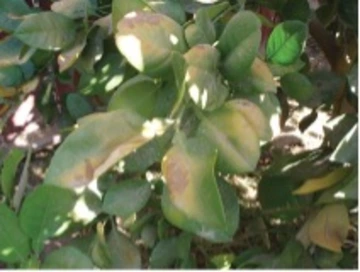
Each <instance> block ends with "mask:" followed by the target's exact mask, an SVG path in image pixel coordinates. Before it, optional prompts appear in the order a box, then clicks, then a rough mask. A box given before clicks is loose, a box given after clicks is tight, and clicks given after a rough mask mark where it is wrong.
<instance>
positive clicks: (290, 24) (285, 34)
mask: <svg viewBox="0 0 360 272" xmlns="http://www.w3.org/2000/svg"><path fill="white" fill-rule="evenodd" d="M306 36H307V26H306V24H304V23H302V22H300V21H286V22H284V23H281V24H279V25H277V26H276V27H275V28H274V30H273V31H272V32H271V34H270V37H269V39H268V42H267V45H266V59H267V60H268V61H270V62H272V63H276V64H281V65H290V64H293V63H294V62H295V61H296V60H297V59H298V58H299V57H300V54H301V52H302V51H303V49H304V43H305V40H306Z"/></svg>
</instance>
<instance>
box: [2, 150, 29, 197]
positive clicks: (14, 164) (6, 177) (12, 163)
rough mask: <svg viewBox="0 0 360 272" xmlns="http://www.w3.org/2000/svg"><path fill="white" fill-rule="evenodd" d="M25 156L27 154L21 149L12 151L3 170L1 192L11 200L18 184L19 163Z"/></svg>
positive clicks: (5, 160)
mask: <svg viewBox="0 0 360 272" xmlns="http://www.w3.org/2000/svg"><path fill="white" fill-rule="evenodd" d="M24 156H25V152H24V151H23V150H21V149H12V150H11V151H10V153H9V154H8V155H7V156H6V158H5V159H4V162H3V167H2V169H1V176H0V180H1V190H2V191H3V193H4V195H5V196H6V197H7V198H8V199H10V198H11V196H12V193H13V190H14V186H15V184H16V180H15V176H16V173H17V170H18V166H19V163H20V162H21V161H22V159H23V158H24Z"/></svg>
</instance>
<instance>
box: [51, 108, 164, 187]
mask: <svg viewBox="0 0 360 272" xmlns="http://www.w3.org/2000/svg"><path fill="white" fill-rule="evenodd" d="M78 123H79V128H77V129H76V130H75V131H74V132H72V133H71V134H70V135H69V136H68V137H67V138H66V139H65V141H64V142H63V143H62V145H61V146H60V147H59V148H58V149H57V150H56V152H55V155H54V156H53V158H52V160H51V163H50V167H49V169H48V171H47V173H46V177H45V183H47V184H54V185H57V186H62V187H67V188H75V187H79V186H84V185H87V184H89V183H90V182H91V181H92V180H94V179H96V178H98V177H99V176H100V175H101V174H103V173H104V172H106V171H107V170H108V169H109V168H110V167H111V166H113V165H114V164H115V163H116V162H117V161H119V160H120V159H122V158H124V157H125V156H127V155H128V154H130V153H131V152H133V151H134V150H136V149H137V148H138V147H140V146H142V145H144V144H145V143H147V142H148V141H150V140H151V139H152V138H153V137H154V136H156V135H161V134H162V133H163V132H164V131H165V129H166V128H165V127H166V124H164V123H163V122H162V121H161V120H158V119H156V120H153V121H148V122H145V120H144V119H143V118H142V117H141V116H139V115H138V114H136V113H134V112H131V111H124V110H118V111H111V112H106V113H94V114H91V115H88V116H86V117H84V118H82V119H80V120H79V122H78Z"/></svg>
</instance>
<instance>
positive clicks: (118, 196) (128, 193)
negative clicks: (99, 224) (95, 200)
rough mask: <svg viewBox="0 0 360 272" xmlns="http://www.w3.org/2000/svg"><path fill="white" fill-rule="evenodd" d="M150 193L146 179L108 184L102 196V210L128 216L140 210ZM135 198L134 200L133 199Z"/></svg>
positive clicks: (123, 216) (124, 217) (124, 216)
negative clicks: (108, 186)
mask: <svg viewBox="0 0 360 272" xmlns="http://www.w3.org/2000/svg"><path fill="white" fill-rule="evenodd" d="M150 195H151V186H150V183H149V182H147V181H146V180H126V181H122V182H121V183H119V184H115V185H113V186H110V188H109V189H108V190H107V192H106V193H105V196H104V202H103V207H102V208H103V211H104V212H106V213H108V214H111V215H117V216H120V217H122V218H123V219H126V218H128V217H129V216H130V215H132V214H134V213H136V212H138V211H140V210H141V209H142V208H143V207H144V206H145V205H146V203H147V201H148V200H149V198H150ZM135 200H136V201H135Z"/></svg>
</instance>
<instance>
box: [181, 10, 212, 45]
mask: <svg viewBox="0 0 360 272" xmlns="http://www.w3.org/2000/svg"><path fill="white" fill-rule="evenodd" d="M185 36H186V41H187V43H188V45H189V46H190V47H193V46H195V45H199V44H213V43H214V42H215V40H216V31H215V26H214V24H213V23H212V22H211V20H210V18H209V15H208V13H207V11H206V9H199V10H198V11H197V12H196V15H195V23H194V24H190V25H189V26H188V27H187V28H186V29H185Z"/></svg>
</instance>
